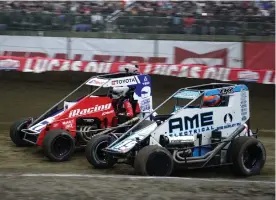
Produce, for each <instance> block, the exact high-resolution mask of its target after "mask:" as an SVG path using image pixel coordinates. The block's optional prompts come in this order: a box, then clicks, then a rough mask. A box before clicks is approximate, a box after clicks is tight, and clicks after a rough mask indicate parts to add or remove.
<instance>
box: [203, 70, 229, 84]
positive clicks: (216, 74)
mask: <svg viewBox="0 0 276 200" xmlns="http://www.w3.org/2000/svg"><path fill="white" fill-rule="evenodd" d="M230 72H231V69H228V68H216V67H208V68H206V70H205V72H204V73H203V77H202V78H203V79H207V78H209V79H215V80H221V81H229V79H228V78H229V74H230Z"/></svg>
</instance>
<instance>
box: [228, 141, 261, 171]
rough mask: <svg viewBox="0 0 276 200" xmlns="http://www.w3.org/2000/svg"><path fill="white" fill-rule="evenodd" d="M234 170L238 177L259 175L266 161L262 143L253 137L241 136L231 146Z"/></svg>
mask: <svg viewBox="0 0 276 200" xmlns="http://www.w3.org/2000/svg"><path fill="white" fill-rule="evenodd" d="M230 151H231V152H229V153H230V156H231V159H232V162H233V165H232V170H233V172H234V173H235V174H237V175H242V176H252V175H257V174H259V173H260V171H261V170H262V168H263V166H264V164H265V161H266V151H265V148H264V145H263V144H262V143H261V141H259V140H257V139H256V138H253V137H247V136H241V137H238V138H236V139H235V140H234V141H233V143H232V144H231V148H230Z"/></svg>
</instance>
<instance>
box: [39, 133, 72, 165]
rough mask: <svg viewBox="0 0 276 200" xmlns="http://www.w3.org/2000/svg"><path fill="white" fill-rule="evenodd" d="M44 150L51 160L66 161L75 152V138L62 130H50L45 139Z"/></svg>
mask: <svg viewBox="0 0 276 200" xmlns="http://www.w3.org/2000/svg"><path fill="white" fill-rule="evenodd" d="M42 148H43V151H44V154H45V156H46V157H47V158H49V160H51V161H54V162H62V161H66V160H69V159H70V157H71V156H72V154H73V153H74V151H75V148H76V146H75V138H74V137H73V136H72V135H71V134H70V133H69V132H67V131H65V130H62V129H54V130H50V131H49V132H47V134H46V136H45V137H44V140H43V142H42Z"/></svg>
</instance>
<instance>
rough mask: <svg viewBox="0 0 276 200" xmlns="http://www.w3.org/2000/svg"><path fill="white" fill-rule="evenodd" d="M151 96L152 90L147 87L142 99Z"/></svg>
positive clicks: (142, 91) (144, 88) (142, 92)
mask: <svg viewBox="0 0 276 200" xmlns="http://www.w3.org/2000/svg"><path fill="white" fill-rule="evenodd" d="M150 94H151V88H150V87H149V86H145V87H143V88H142V90H141V97H142V99H145V98H148V97H150Z"/></svg>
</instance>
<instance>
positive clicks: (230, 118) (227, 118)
mask: <svg viewBox="0 0 276 200" xmlns="http://www.w3.org/2000/svg"><path fill="white" fill-rule="evenodd" d="M223 121H224V123H226V124H229V123H231V122H232V121H233V116H232V115H231V114H230V113H227V114H226V115H224V118H223Z"/></svg>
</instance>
